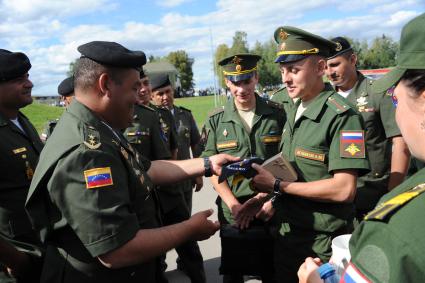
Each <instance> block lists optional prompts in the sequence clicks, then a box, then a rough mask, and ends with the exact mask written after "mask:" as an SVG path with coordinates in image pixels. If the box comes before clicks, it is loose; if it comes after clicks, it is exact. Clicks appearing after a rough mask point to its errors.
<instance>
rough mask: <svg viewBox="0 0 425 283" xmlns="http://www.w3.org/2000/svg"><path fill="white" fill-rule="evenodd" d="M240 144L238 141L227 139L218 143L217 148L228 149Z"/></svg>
mask: <svg viewBox="0 0 425 283" xmlns="http://www.w3.org/2000/svg"><path fill="white" fill-rule="evenodd" d="M237 146H238V142H237V141H225V142H220V143H217V149H228V148H235V147H237Z"/></svg>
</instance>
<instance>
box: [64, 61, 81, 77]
mask: <svg viewBox="0 0 425 283" xmlns="http://www.w3.org/2000/svg"><path fill="white" fill-rule="evenodd" d="M77 60H78V59H75V60H74V61H72V62H71V63H69V66H68V71H67V72H66V76H67V77H71V76H73V75H74V69H75V64H77Z"/></svg>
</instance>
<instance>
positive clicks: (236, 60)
mask: <svg viewBox="0 0 425 283" xmlns="http://www.w3.org/2000/svg"><path fill="white" fill-rule="evenodd" d="M232 62H233V63H234V64H236V67H235V70H236V71H237V72H240V71H242V66H241V65H240V64H241V62H242V59H241V58H239V57H238V56H235V57H234V58H233V60H232Z"/></svg>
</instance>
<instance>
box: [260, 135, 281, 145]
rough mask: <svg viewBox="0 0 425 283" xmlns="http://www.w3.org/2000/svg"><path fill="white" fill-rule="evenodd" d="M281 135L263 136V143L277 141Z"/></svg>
mask: <svg viewBox="0 0 425 283" xmlns="http://www.w3.org/2000/svg"><path fill="white" fill-rule="evenodd" d="M280 139H281V137H280V136H263V137H262V141H263V143H265V144H268V143H277V142H280Z"/></svg>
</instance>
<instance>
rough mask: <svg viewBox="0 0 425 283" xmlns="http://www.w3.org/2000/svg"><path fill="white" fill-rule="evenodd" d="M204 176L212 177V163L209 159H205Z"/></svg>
mask: <svg viewBox="0 0 425 283" xmlns="http://www.w3.org/2000/svg"><path fill="white" fill-rule="evenodd" d="M204 169H205V172H204V176H205V177H211V176H212V171H211V162H210V158H209V157H204Z"/></svg>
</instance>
